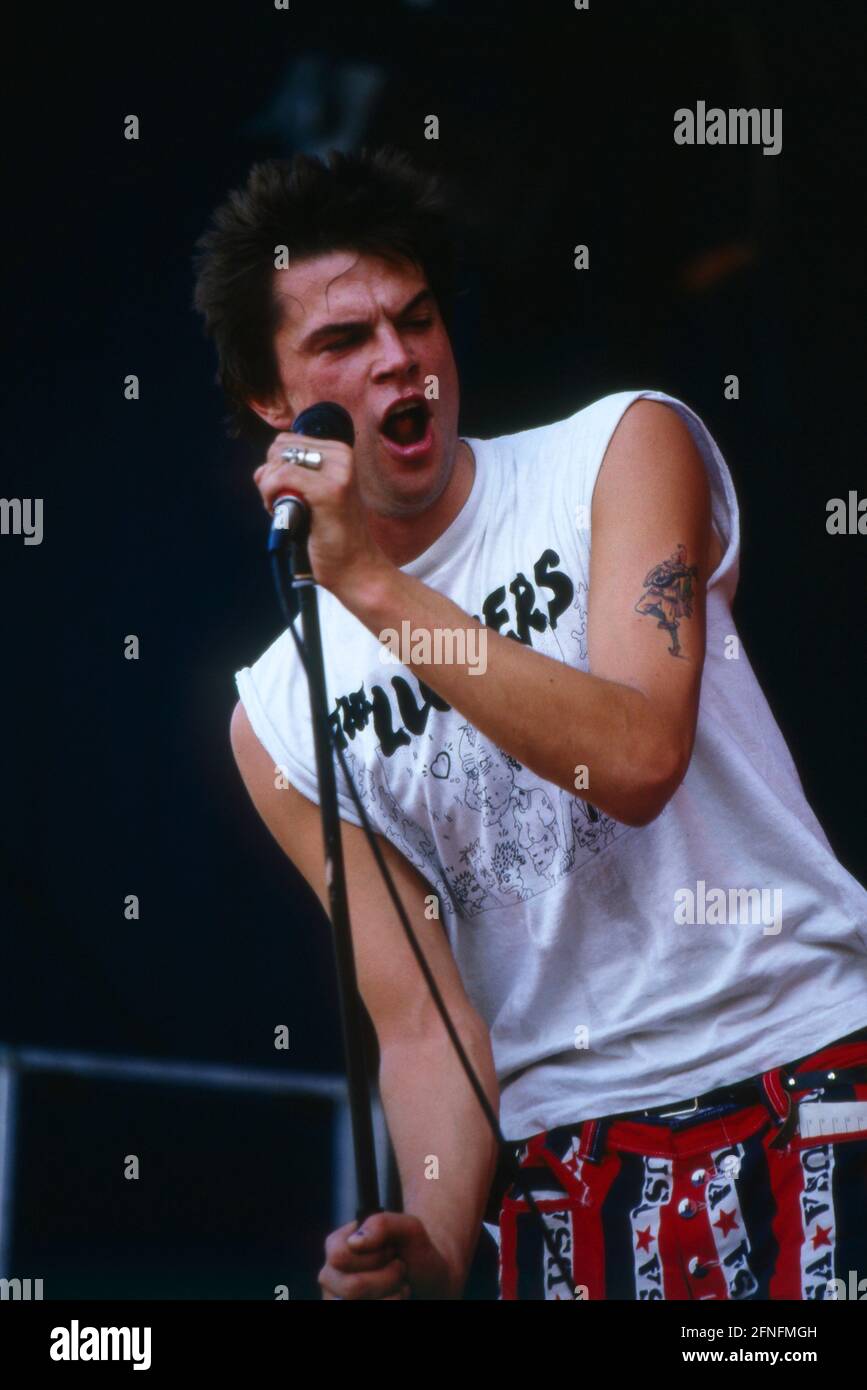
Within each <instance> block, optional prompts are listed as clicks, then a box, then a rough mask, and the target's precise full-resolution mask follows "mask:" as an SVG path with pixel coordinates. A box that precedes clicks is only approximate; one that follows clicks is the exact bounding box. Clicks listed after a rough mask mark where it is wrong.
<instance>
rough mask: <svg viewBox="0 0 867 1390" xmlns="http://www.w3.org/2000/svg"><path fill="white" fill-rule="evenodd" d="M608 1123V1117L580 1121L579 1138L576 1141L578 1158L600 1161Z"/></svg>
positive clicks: (609, 1123)
mask: <svg viewBox="0 0 867 1390" xmlns="http://www.w3.org/2000/svg"><path fill="white" fill-rule="evenodd" d="M610 1125H611V1120H610V1119H602V1120H583V1121H582V1124H581V1138H580V1140H579V1143H578V1155H577V1156H578V1158H586V1159H587V1161H588V1163H599V1162H601V1159H602V1150H603V1147H604V1144H605V1136H606V1135H607V1133H608V1130H609V1127H610Z"/></svg>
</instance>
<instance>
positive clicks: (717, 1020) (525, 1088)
mask: <svg viewBox="0 0 867 1390" xmlns="http://www.w3.org/2000/svg"><path fill="white" fill-rule="evenodd" d="M641 397H644V398H646V399H649V400H656V401H663V402H665V403H667V404H668V405H670V406H672V407H673V408H674V409H675V410H677V411H678V412H679V414H680V415H681V416H682V417H683V419H684V420H685V421H686V422H687V424H688V426H689V428H690V430H691V432H692V436H693V439H694V440H695V443H696V445H697V447H698V449H699V451H700V453H701V456H702V458H703V460H704V463H705V466H706V468H707V472H708V478H709V481H710V487H711V493H712V503H713V520H714V525H715V527H716V529H717V531H718V533H719V535H720V537H721V539H722V542H723V545H724V553H723V556H722V559H721V561H720V564H719V565H718V567H717V569H716V570H715V571H714V573H713V574H712V575H711V577H710V580H709V583H708V589H707V650H706V657H705V665H704V674H703V679H702V689H701V700H700V706H699V714H698V724H697V731H696V738H695V747H694V750H693V754H692V759H691V762H690V765H689V769H688V771H687V773H686V777H685V778H684V781H683V782H682V784H681V786H680V787H679V788H678V790H677V792H675V794H674V796H673V797H672V798H671V800H670V801H669V802H668V804H667V805H666V807H665V809H664V810H663V812H662V814H661V815H660V816H658V817H657V819H656V820H654V821H653V822H651V824H649V825H646V826H640V827H629V826H625V825H622V824H620V823H619V822H617V821H614V820H612V819H611V817H610V816H608V815H605V814H603V813H601V812H599V811H597V810H596V808H595V807H593V806H592V804H590V803H587V802H585V801H581V800H579V799H578V798H577V797H574V796H570V795H568V794H567V793H566V792H564V791H562V790H561V789H560V788H558V787H557V786H555V785H553V784H552V783H549V782H544V781H543V780H542V779H541V778H540V777H537V776H536V774H535V773H533V772H531V771H530V770H529V769H528V768H526V767H522V766H520V765H519V764H518V763H516V762H515V761H514V760H513V759H511V758H508V757H506V756H505V755H504V754H503V753H502V752H501V751H500V750H499V749H498V748H496V747H495V746H494V745H493V744H491V743H490V742H489V741H488V740H487V739H485V738H484V737H483V736H482V735H481V734H478V733H477V732H476V731H475V730H474V729H473V728H472V727H470V726H469V725H468V723H467V721H466V719H464V718H463V716H461V715H460V714H459V713H458V712H457V711H456V710H454V709H451V708H450V707H449V706H448V705H447V704H446V702H445V701H444V700H442V699H441V698H440V697H439V696H437V695H436V694H435V693H434V692H433V691H431V690H430V689H429V688H426V687H425V686H423V685H422V684H421V683H420V682H419V680H418V678H417V676H415V675H414V674H413V673H412V672H411V671H410V670H409V669H407V668H405V667H400V666H397V665H394V664H386V663H385V662H384V661H383V660H382V653H383V648H382V647H381V646H380V643H379V642H378V640H377V639H376V638H375V637H373V636H372V634H370V633H369V632H368V631H367V629H366V628H364V627H363V626H362V624H361V623H360V622H359V621H358V620H357V619H356V618H354V617H353V616H352V614H350V613H348V612H347V611H346V610H345V609H344V608H343V607H342V606H341V604H340V603H339V602H338V601H337V600H336V599H334V598H333V596H332V595H331V594H330V593H328V592H327V591H324V590H320V591H319V601H320V615H321V622H322V631H323V646H324V654H325V670H326V679H327V686H328V692H329V697H330V700H331V709H332V711H333V722H334V723H335V724H336V725H337V727H338V728H339V730H340V733H341V737H342V739H343V740H344V745H345V752H346V757H347V762H348V764H349V767H350V769H351V771H352V775H353V779H354V781H355V785H356V787H357V789H358V791H359V794H360V796H361V799H362V801H363V803H364V806H365V809H366V811H367V814H368V816H369V817H370V820H371V822H372V823H373V825H374V827H375V829H376V830H377V831H379V832H380V833H381V834H383V835H385V836H386V837H387V838H388V839H389V840H391V841H392V843H393V844H394V845H395V846H396V847H397V848H398V849H399V850H400V852H401V853H402V854H403V855H404V856H405V857H406V858H407V859H408V860H410V861H411V862H412V863H413V864H414V865H415V867H416V868H417V869H418V870H419V872H420V873H421V874H422V875H423V876H424V878H425V879H426V880H427V881H428V882H429V883H430V884H431V887H432V889H433V890H434V891H435V892H436V894H437V895H438V898H439V901H440V904H441V912H442V922H443V926H444V929H445V930H446V932H447V933H448V937H449V941H450V943H451V947H452V950H453V953H454V956H455V960H456V962H457V965H458V968H459V971H460V974H461V977H462V980H463V983H464V987H465V989H466V991H467V994H468V996H469V998H470V999H471V1001H472V1002H473V1004H474V1006H475V1008H476V1009H477V1011H478V1012H479V1014H480V1015H481V1017H482V1018H483V1019H484V1020H485V1022H486V1023H487V1025H488V1028H489V1029H490V1034H491V1040H492V1046H493V1053H494V1060H495V1063H496V1068H497V1075H498V1078H499V1082H500V1088H501V1119H502V1127H503V1132H504V1134H505V1136H506V1138H507V1139H510V1140H518V1139H524V1138H527V1137H528V1136H530V1135H531V1134H535V1133H538V1132H539V1131H541V1130H544V1129H550V1128H552V1127H554V1126H556V1125H561V1124H567V1123H572V1122H575V1121H578V1120H582V1119H588V1118H591V1117H594V1116H601V1115H607V1114H612V1113H614V1112H616V1111H623V1110H633V1109H638V1108H643V1107H646V1106H653V1105H660V1104H663V1103H668V1102H672V1101H677V1100H680V1099H683V1098H687V1097H689V1096H692V1095H695V1094H698V1093H700V1092H702V1091H706V1090H709V1089H711V1088H713V1087H716V1086H720V1085H723V1084H727V1083H732V1082H736V1081H739V1080H742V1079H745V1078H746V1077H748V1076H751V1075H753V1074H754V1073H756V1072H759V1071H762V1070H764V1069H765V1068H766V1067H768V1066H770V1065H773V1064H779V1065H782V1063H783V1062H785V1061H786V1060H787V1059H788V1058H794V1057H797V1056H800V1055H802V1054H805V1053H807V1052H809V1051H811V1050H813V1049H815V1048H818V1047H820V1046H822V1045H824V1044H825V1043H828V1042H830V1041H832V1040H833V1039H835V1038H837V1037H840V1036H843V1035H844V1034H846V1033H849V1032H852V1031H853V1030H855V1029H856V1028H860V1027H864V1026H865V1025H867V892H865V890H864V888H863V887H862V886H861V885H860V884H859V883H858V882H857V881H856V880H855V879H854V878H853V877H852V875H851V874H849V873H848V872H847V871H846V869H844V868H843V866H842V865H841V864H840V863H839V861H838V860H837V859H836V858H835V856H834V853H833V851H832V850H831V847H830V845H829V843H828V840H827V838H826V837H825V835H824V833H823V831H822V829H821V827H820V825H819V823H818V821H817V820H816V817H815V816H814V814H813V812H812V811H811V809H810V807H809V805H808V804H807V802H806V799H805V797H804V793H803V789H802V787H801V783H800V780H799V777H798V773H797V771H796V769H795V765H794V763H793V761H792V758H791V755H790V753H789V750H788V748H787V746H786V744H785V742H784V739H783V737H782V734H781V732H780V729H779V728H778V726H777V724H776V721H775V720H774V717H773V715H772V714H771V711H770V709H769V707H768V704H767V701H766V700H765V698H764V695H763V694H762V691H761V689H760V688H759V685H758V683H757V681H756V678H755V676H754V674H753V671H752V668H751V666H750V663H749V660H748V658H747V655H746V653H745V651H744V649H743V646H742V645H741V644H740V643H739V640H738V637H737V630H736V628H735V624H734V622H733V619H732V614H731V603H732V599H733V597H734V593H735V588H736V585H737V578H738V560H739V550H740V537H739V517H738V504H737V500H736V497H735V493H734V488H733V485H732V480H731V476H730V474H729V470H728V468H727V466H726V463H725V461H724V460H723V458H722V455H721V454H720V451H719V449H718V448H717V446H716V444H715V442H714V440H713V439H712V438H711V436H710V434H709V432H708V430H707V429H706V427H705V426H704V425H703V423H702V422H701V421H700V420H699V419H698V417H697V416H696V415H695V414H694V413H693V412H692V411H691V410H690V409H689V408H688V407H687V406H686V405H684V404H683V403H682V402H681V401H678V400H676V399H674V398H673V397H671V396H668V395H665V394H664V393H661V392H658V391H623V392H618V393H617V394H615V395H611V396H607V397H605V398H604V399H602V400H600V401H597V402H595V403H594V404H593V405H590V406H587V407H586V409H584V410H580V411H578V413H577V414H575V415H573V416H571V417H570V418H569V419H566V420H562V421H559V422H557V423H556V424H552V425H547V426H543V427H541V428H539V429H532V430H525V431H523V432H522V433H520V434H515V435H508V436H504V437H502V438H499V439H489V440H479V439H469V440H468V441H467V442H468V443H469V445H470V447H471V448H472V450H473V453H474V455H475V460H476V472H475V479H474V483H473V487H472V491H471V493H470V496H469V498H468V499H467V502H466V503H465V505H464V507H463V508H462V510H461V512H460V513H459V515H458V516H457V517H456V518H455V520H454V521H453V522H452V524H451V526H449V527H448V529H447V530H446V531H445V532H443V534H442V535H441V536H439V537H438V539H437V540H436V541H435V542H434V543H433V545H432V546H430V548H429V549H428V550H426V551H425V552H424V554H423V555H420V556H418V557H417V558H416V559H415V560H413V561H411V562H410V563H409V564H407V565H404V566H403V569H404V570H405V572H406V573H408V574H412V575H415V576H417V577H418V578H419V579H421V580H422V581H423V582H424V583H426V584H428V585H429V586H430V587H431V588H433V589H436V590H438V591H439V592H441V593H443V594H446V595H447V596H448V597H449V598H450V599H452V600H453V601H454V602H455V603H457V604H458V606H459V607H461V608H463V609H464V611H465V612H467V613H471V614H473V615H475V616H476V617H478V618H479V619H480V620H481V621H482V622H484V623H485V624H486V625H488V626H489V627H493V628H495V629H496V630H497V631H499V632H500V633H503V634H512V635H513V636H514V637H517V638H518V639H519V640H521V641H523V642H528V643H529V644H530V645H532V646H533V647H534V648H535V649H536V650H537V651H541V652H543V653H545V654H546V655H547V656H550V657H553V658H554V659H555V660H558V661H566V662H568V663H569V664H570V665H571V666H574V667H577V668H578V669H580V670H585V671H586V670H587V669H588V662H587V636H586V631H587V592H588V584H589V573H590V546H591V540H592V536H591V527H590V520H591V511H590V504H591V499H592V495H593V488H594V484H595V482H596V477H597V474H598V471H599V468H600V465H601V463H602V460H603V457H604V454H605V451H606V448H607V445H608V442H609V440H610V438H611V435H612V434H613V432H614V430H615V428H616V426H617V424H618V422H619V420H620V418H621V416H622V415H623V412H624V411H625V410H626V408H627V407H628V406H629V405H630V404H631V403H632V402H633V401H635V400H637V399H639V398H641ZM649 485H650V484H649ZM660 558H663V557H660ZM638 597H640V595H636V598H638ZM236 682H237V686H238V692H239V694H240V697H241V700H242V701H243V704H244V707H245V709H246V712H247V715H248V717H249V720H250V723H251V725H252V727H253V730H254V732H255V734H256V736H257V738H258V739H259V741H260V742H261V743H262V745H263V746H264V748H265V749H266V750H267V752H268V753H269V754H270V756H271V757H272V758H273V760H274V763H275V766H278V767H280V768H282V769H283V771H284V773H285V775H286V776H287V778H288V780H289V781H290V782H291V783H292V784H293V785H294V786H296V787H297V788H298V790H299V791H300V792H302V793H303V794H304V795H305V796H307V797H309V798H310V799H311V800H313V801H317V800H318V796H317V783H316V771H315V768H316V764H315V758H314V753H313V744H312V737H311V729H310V711H309V704H308V695H307V687H306V681H305V678H304V674H303V672H302V671H301V669H300V666H299V663H298V660H297V657H296V653H295V649H294V645H293V644H292V641H291V637H290V635H289V634H288V633H285V632H284V633H283V634H281V636H280V637H278V638H277V640H276V641H275V642H274V643H273V644H272V645H271V646H270V647H269V648H268V650H267V651H266V652H265V653H264V655H263V656H261V657H260V658H259V660H258V661H256V662H255V663H254V665H253V666H252V667H246V668H244V669H243V670H241V671H239V672H238V673H237V675H236ZM538 718H539V719H540V720H544V719H545V705H544V696H543V695H542V694H541V693H540V695H539V706H538ZM338 786H339V788H340V811H341V815H342V816H344V817H345V818H346V819H347V820H349V821H351V822H352V823H354V824H356V825H357V824H359V821H358V817H357V815H356V812H355V808H354V806H353V804H352V802H351V800H350V798H349V796H348V793H347V791H346V787H345V783H344V781H343V778H342V774H341V773H340V771H339V769H338ZM374 872H376V870H375V868H374V865H373V863H372V861H371V873H374ZM383 904H384V907H383V910H384V911H390V910H391V909H390V907H389V906H387V905H385V904H386V898H385V893H384V892H383ZM350 910H351V904H350Z"/></svg>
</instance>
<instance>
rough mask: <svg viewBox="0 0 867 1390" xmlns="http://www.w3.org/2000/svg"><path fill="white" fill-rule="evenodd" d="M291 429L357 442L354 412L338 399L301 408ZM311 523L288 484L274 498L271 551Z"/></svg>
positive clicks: (307, 510) (302, 534) (302, 536)
mask: <svg viewBox="0 0 867 1390" xmlns="http://www.w3.org/2000/svg"><path fill="white" fill-rule="evenodd" d="M292 433H293V434H306V435H308V436H310V437H312V438H313V439H337V440H339V441H340V442H341V443H342V444H348V445H350V447H351V446H352V445H353V444H354V443H355V427H354V425H353V423H352V416H351V415H350V414H349V411H348V410H344V408H343V406H342V405H337V404H336V402H335V401H319V402H318V403H317V404H316V405H309V406H308V407H307V409H306V410H302V411H301V414H300V415H298V416H297V417H296V419H295V420H294V421H293V422H292ZM309 527H310V508H309V507H308V505H307V503H306V502H305V500H304V498H303V497H301V496H300V494H299V493H297V492H292V491H291V490H290V489H288V488H287V490H286V491H285V492H284V493H281V494H280V496H279V497H278V498H277V499H276V500H275V502H274V519H273V521H272V522H271V531H270V534H269V536H268V549H269V551H271V552H274V551H282V550H285V549H286V546H287V545H288V544H289V542H290V541H295V542H300V541H303V540H305V539H306V536H307V532H308V530H309Z"/></svg>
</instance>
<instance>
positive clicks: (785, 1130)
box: [762, 1067, 798, 1149]
mask: <svg viewBox="0 0 867 1390" xmlns="http://www.w3.org/2000/svg"><path fill="white" fill-rule="evenodd" d="M784 1070H785V1068H783V1067H775V1068H774V1069H773V1070H772V1071H766V1072H765V1073H764V1074H763V1076H762V1086H763V1088H764V1092H765V1096H766V1097H767V1100H768V1103H769V1104H770V1107H771V1109H772V1111H773V1114H774V1116H775V1118H776V1120H777V1121H778V1123H779V1126H780V1128H779V1129H778V1131H777V1133H776V1134H775V1135H774V1137H773V1139H772V1140H771V1142H770V1148H772V1149H784V1148H785V1147H786V1146H787V1145H788V1142H789V1140H790V1139H791V1137H792V1135H793V1134H794V1132H795V1128H796V1126H797V1123H798V1110H797V1107H796V1106H794V1105H792V1097H791V1096H790V1095H789V1093H788V1091H785V1090H784V1089H783V1086H782V1083H781V1081H780V1076H781V1074H782V1072H783V1071H784Z"/></svg>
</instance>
